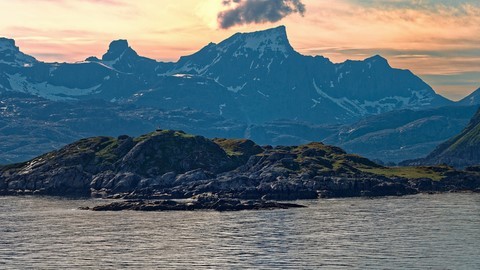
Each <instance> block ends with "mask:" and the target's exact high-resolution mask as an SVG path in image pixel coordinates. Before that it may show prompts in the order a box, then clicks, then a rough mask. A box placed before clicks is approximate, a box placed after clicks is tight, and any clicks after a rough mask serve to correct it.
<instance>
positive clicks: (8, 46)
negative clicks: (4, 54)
mask: <svg viewBox="0 0 480 270" xmlns="http://www.w3.org/2000/svg"><path fill="white" fill-rule="evenodd" d="M5 50H10V51H18V47H17V46H15V40H13V39H9V38H4V37H0V51H5Z"/></svg>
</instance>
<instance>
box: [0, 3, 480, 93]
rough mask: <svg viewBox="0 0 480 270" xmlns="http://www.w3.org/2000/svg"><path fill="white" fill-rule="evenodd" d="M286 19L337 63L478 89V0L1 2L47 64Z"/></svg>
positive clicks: (169, 53)
mask: <svg viewBox="0 0 480 270" xmlns="http://www.w3.org/2000/svg"><path fill="white" fill-rule="evenodd" d="M278 25H285V26H286V27H287V34H288V37H289V40H290V43H291V44H292V46H293V47H294V48H295V49H296V50H297V51H298V52H300V53H302V54H305V55H323V56H325V57H328V58H329V59H330V60H331V61H333V62H335V63H338V62H343V61H345V60H346V59H353V60H362V59H365V58H368V57H369V56H372V55H375V54H380V55H382V56H383V57H385V58H387V59H388V61H389V63H390V65H391V66H393V67H396V68H402V69H410V70H411V71H412V72H414V73H415V74H417V75H418V76H420V77H421V78H422V79H423V80H424V81H426V82H427V83H428V84H430V85H431V86H432V87H433V89H434V90H435V91H436V92H437V93H439V94H442V95H444V96H446V97H448V98H450V99H453V100H458V99H461V98H462V97H464V96H466V95H468V94H469V93H471V92H472V91H474V90H475V89H477V88H479V87H480V1H478V0H456V1H454V0H436V1H435V0H390V1H387V0H335V1H331V0H135V1H130V0H0V36H4V37H8V38H13V39H15V40H16V43H17V46H19V47H20V49H21V50H22V51H23V52H25V53H27V54H30V55H33V56H35V57H36V58H37V59H38V60H42V61H47V62H65V61H67V62H75V61H82V60H84V59H85V58H87V57H88V56H98V57H100V56H102V54H103V53H105V51H106V50H107V48H108V44H109V43H110V42H111V41H112V40H116V39H128V41H129V44H130V46H132V48H133V49H135V50H136V51H137V52H138V53H139V54H140V55H142V56H146V57H149V58H154V59H157V60H161V61H176V60H178V58H179V57H180V56H182V55H188V54H191V53H194V52H195V51H197V50H199V49H200V48H202V47H203V46H205V45H207V44H208V43H209V42H216V43H218V42H220V41H222V40H223V39H226V38H228V37H229V36H231V35H232V34H234V33H236V32H250V31H256V30H262V29H267V28H270V27H275V26H278Z"/></svg>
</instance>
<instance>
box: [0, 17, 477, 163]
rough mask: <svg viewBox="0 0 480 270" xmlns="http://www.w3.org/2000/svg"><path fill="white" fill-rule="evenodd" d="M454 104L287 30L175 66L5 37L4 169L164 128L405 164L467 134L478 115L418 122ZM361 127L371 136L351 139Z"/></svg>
mask: <svg viewBox="0 0 480 270" xmlns="http://www.w3.org/2000/svg"><path fill="white" fill-rule="evenodd" d="M452 104H454V103H453V102H451V101H449V100H447V99H445V98H443V97H441V96H439V95H437V94H435V92H434V91H433V90H432V89H431V88H430V87H429V86H428V85H427V84H426V83H424V82H423V81H422V80H421V79H420V78H418V77H417V76H415V75H414V74H412V73H411V72H410V71H408V70H399V69H395V68H392V67H390V65H389V64H388V62H387V60H386V59H384V58H382V57H381V56H373V57H370V58H367V59H365V60H364V61H350V60H348V61H345V62H344V63H338V64H336V63H332V62H331V61H330V60H328V59H327V58H324V57H322V56H314V57H312V56H305V55H301V54H299V53H298V52H296V51H295V50H294V48H293V47H292V46H291V45H290V43H289V40H288V37H287V34H286V29H285V27H283V26H281V27H277V28H273V29H268V30H264V31H258V32H252V33H237V34H235V35H233V36H231V37H230V38H227V39H226V40H224V41H222V42H220V43H218V44H216V43H210V44H208V45H207V46H205V47H204V48H202V49H201V50H199V51H198V52H196V53H194V54H192V55H188V56H184V57H181V58H180V59H179V61H177V62H175V63H170V62H159V61H155V60H153V59H149V58H147V57H143V56H140V55H138V53H137V52H135V50H134V49H133V48H132V47H131V46H130V45H129V43H128V41H126V40H122V39H120V40H115V41H112V42H111V44H110V45H109V48H108V50H107V51H106V52H105V53H104V54H103V56H101V57H94V56H92V57H88V58H87V59H85V61H81V62H76V63H45V62H41V61H38V60H37V59H35V58H34V57H31V56H28V55H26V54H24V53H22V52H21V51H20V49H19V48H18V47H17V46H16V45H15V41H14V40H11V39H5V38H2V39H0V139H1V140H0V150H1V153H2V155H0V164H5V163H10V162H19V161H24V160H27V159H30V158H33V157H34V156H36V155H39V154H41V153H44V152H47V151H51V150H54V149H58V148H59V147H62V146H64V145H66V144H68V143H71V142H73V141H75V140H77V139H80V138H83V137H89V136H95V135H97V134H102V135H108V136H119V135H122V134H128V135H130V136H138V135H140V134H141V133H144V132H147V131H148V130H152V129H155V128H156V127H161V128H168V129H181V130H185V131H186V132H190V133H195V134H199V135H203V136H207V137H229V138H232V137H234V138H249V139H254V140H255V141H257V142H259V143H261V144H272V145H299V144H305V143H308V142H311V141H322V140H325V141H326V142H329V143H334V144H338V145H341V146H342V147H345V148H346V149H348V150H349V151H352V152H355V153H360V154H363V155H365V156H367V157H370V158H372V159H382V160H384V161H394V162H397V161H399V160H401V159H411V158H415V157H418V156H421V155H424V154H426V153H428V152H429V151H431V150H432V149H433V148H434V147H435V146H436V145H438V144H439V143H440V142H441V141H443V140H444V139H446V138H448V137H449V136H451V135H453V134H455V133H457V132H459V131H460V129H461V127H460V126H461V125H464V124H466V121H467V120H466V119H467V118H469V117H470V115H468V114H469V113H470V110H469V109H465V110H464V112H463V115H462V116H459V115H458V114H452V115H451V116H449V115H448V109H447V110H445V113H440V112H438V113H430V114H429V113H423V112H421V113H418V114H417V113H415V112H414V111H418V110H421V111H424V110H434V109H433V108H437V107H438V106H441V105H452ZM460 108H463V107H459V109H458V110H463V109H460ZM397 111H398V112H399V113H398V114H397V113H396V112H397ZM389 112H391V114H388V113H389ZM385 113H387V114H385ZM377 116H378V117H377ZM417 116H418V117H417ZM362 119H368V120H365V121H366V122H365V121H364V120H362ZM362 121H363V122H362ZM415 121H416V122H415ZM384 123H391V124H392V125H386V126H385V125H384ZM363 125H366V126H370V127H369V129H371V130H372V131H371V132H368V133H366V134H359V133H357V132H353V133H351V134H350V133H348V131H349V130H352V129H355V130H357V129H360V128H359V126H363ZM403 126H406V127H403ZM407 127H408V128H407ZM431 128H434V130H436V131H439V132H432V131H431ZM347 134H350V135H347ZM357 135H358V136H357ZM373 142H375V143H373ZM366 145H369V146H371V149H370V150H371V151H370V150H369V149H366V148H365V147H364V146H366Z"/></svg>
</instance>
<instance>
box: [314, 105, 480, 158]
mask: <svg viewBox="0 0 480 270" xmlns="http://www.w3.org/2000/svg"><path fill="white" fill-rule="evenodd" d="M477 108H478V107H477V106H449V107H441V108H435V109H426V110H408V109H405V110H397V111H391V112H387V113H383V114H380V115H375V116H369V117H366V118H364V119H362V120H360V121H358V122H356V123H354V124H348V125H344V126H342V127H340V128H339V131H338V132H336V133H334V134H332V135H330V136H328V137H327V138H326V139H324V140H323V142H325V143H329V144H333V145H337V146H340V147H342V148H344V149H345V150H346V151H348V152H351V153H355V154H359V155H362V156H365V157H367V158H370V159H372V160H381V161H383V162H394V163H398V162H400V161H403V160H406V159H412V157H422V156H426V155H428V154H429V153H430V152H431V151H433V150H434V149H435V147H436V146H438V145H439V144H440V143H442V142H444V141H446V140H448V139H449V138H451V137H452V136H454V135H456V134H458V133H459V132H461V131H462V129H464V128H465V126H466V125H467V124H468V122H469V121H470V119H471V118H472V116H473V115H474V114H475V112H476V110H477Z"/></svg>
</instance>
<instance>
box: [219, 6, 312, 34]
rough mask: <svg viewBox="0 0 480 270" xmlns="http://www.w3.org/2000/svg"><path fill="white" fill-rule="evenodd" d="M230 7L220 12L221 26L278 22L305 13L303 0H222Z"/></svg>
mask: <svg viewBox="0 0 480 270" xmlns="http://www.w3.org/2000/svg"><path fill="white" fill-rule="evenodd" d="M222 2H223V4H224V5H225V6H229V7H230V8H229V9H227V10H225V11H222V12H220V13H218V24H219V26H220V28H224V29H226V28H230V27H232V26H234V25H242V24H249V23H265V22H277V21H279V20H281V19H283V18H284V17H286V16H288V15H290V14H292V13H299V14H300V15H302V16H303V15H304V14H305V5H304V4H303V3H302V1H301V0H222Z"/></svg>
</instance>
